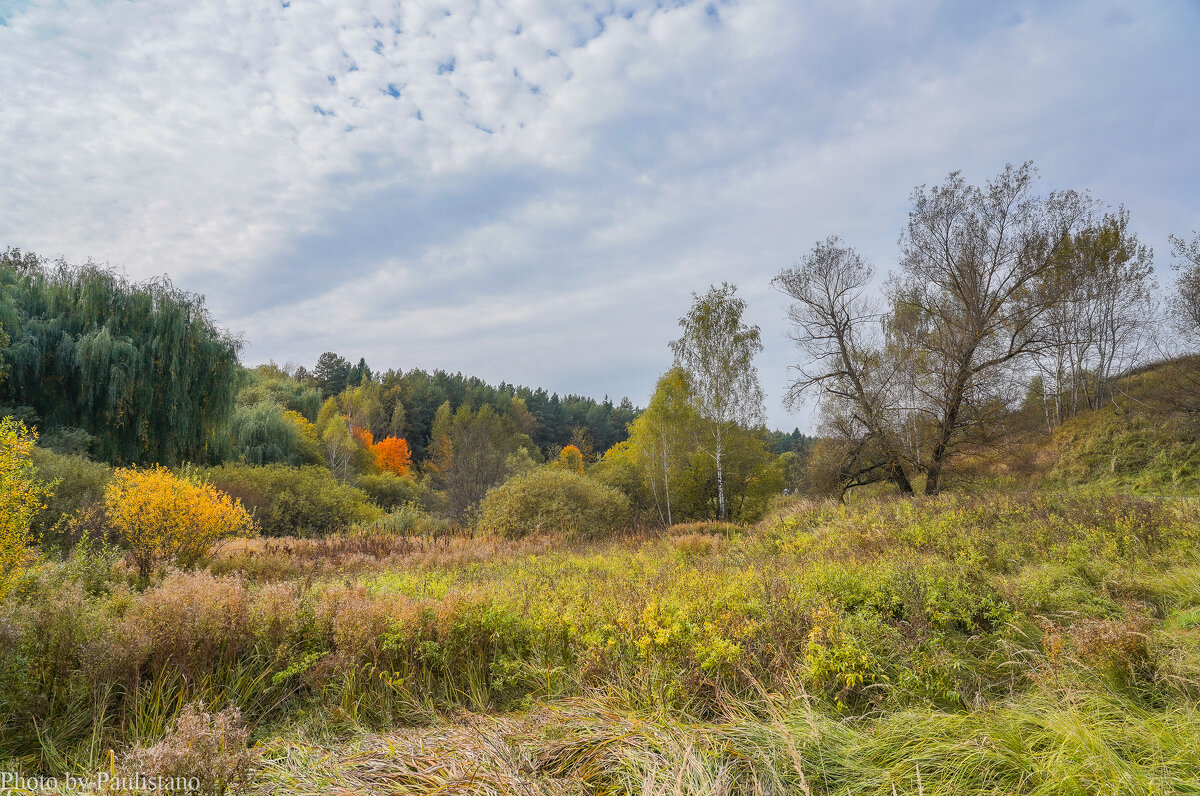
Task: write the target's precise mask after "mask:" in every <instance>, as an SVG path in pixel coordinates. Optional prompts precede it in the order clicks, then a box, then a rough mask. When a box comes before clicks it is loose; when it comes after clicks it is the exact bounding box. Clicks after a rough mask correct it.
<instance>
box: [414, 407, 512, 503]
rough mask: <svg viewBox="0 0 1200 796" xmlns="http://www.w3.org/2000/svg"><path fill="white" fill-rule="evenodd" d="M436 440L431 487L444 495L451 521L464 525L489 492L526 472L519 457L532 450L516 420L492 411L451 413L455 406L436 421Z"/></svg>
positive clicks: (462, 409) (443, 409) (464, 409)
mask: <svg viewBox="0 0 1200 796" xmlns="http://www.w3.org/2000/svg"><path fill="white" fill-rule="evenodd" d="M433 437H434V448H433V450H434V453H433V456H432V457H431V458H430V461H429V463H428V470H429V472H430V475H431V481H432V484H433V487H434V488H435V489H437V490H439V491H441V492H442V493H443V495H444V499H445V506H446V512H447V514H448V516H449V517H451V518H452V519H454V520H457V521H460V522H461V521H463V520H465V519H466V518H467V517H468V516H469V515H470V513H471V512H472V511H473V510H474V509H475V508H476V507H477V506H478V505H479V501H481V500H482V499H483V496H484V495H486V494H487V492H488V490H489V489H491V488H492V487H494V486H496V485H498V484H500V483H501V482H503V481H504V479H505V478H507V477H508V476H509V475H511V474H512V472H513V468H514V467H521V459H520V458H518V457H516V454H517V453H518V452H519V451H521V450H522V449H525V450H528V449H530V448H532V443H531V442H530V440H529V438H528V437H527V436H525V435H524V434H522V433H521V432H520V430H519V429H518V428H517V427H516V424H515V423H514V422H513V420H512V418H510V417H506V416H504V415H500V414H497V413H496V412H495V411H493V410H492V408H491V407H490V406H484V407H482V408H481V409H480V410H479V411H478V412H472V411H471V410H470V409H469V408H467V407H466V406H460V407H459V408H458V411H456V412H453V413H451V411H450V404H449V403H445V404H442V406H440V407H439V408H438V412H437V416H436V417H435V419H434V424H433ZM521 469H524V468H523V467H521Z"/></svg>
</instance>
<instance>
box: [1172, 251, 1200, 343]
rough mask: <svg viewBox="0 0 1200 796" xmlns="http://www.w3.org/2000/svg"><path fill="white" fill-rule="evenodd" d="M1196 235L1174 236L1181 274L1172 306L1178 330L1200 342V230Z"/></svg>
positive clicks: (1193, 340)
mask: <svg viewBox="0 0 1200 796" xmlns="http://www.w3.org/2000/svg"><path fill="white" fill-rule="evenodd" d="M1192 234H1193V235H1194V236H1195V237H1193V238H1192V239H1191V240H1190V241H1186V240H1184V239H1183V238H1181V237H1178V236H1176V235H1172V236H1171V254H1172V256H1173V257H1174V258H1175V264H1174V265H1173V266H1172V267H1173V268H1174V269H1175V271H1176V272H1178V274H1179V276H1178V277H1177V278H1176V283H1175V295H1174V296H1172V297H1171V299H1170V302H1169V304H1168V307H1169V309H1170V311H1171V316H1172V320H1173V321H1174V323H1175V327H1176V329H1178V331H1179V332H1181V333H1182V334H1183V335H1184V336H1186V337H1187V338H1189V339H1190V342H1192V343H1193V344H1195V343H1196V342H1197V341H1200V233H1192Z"/></svg>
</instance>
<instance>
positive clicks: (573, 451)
mask: <svg viewBox="0 0 1200 796" xmlns="http://www.w3.org/2000/svg"><path fill="white" fill-rule="evenodd" d="M554 466H555V467H558V468H560V469H562V470H570V471H571V472H573V473H576V474H577V475H583V454H582V453H581V452H580V451H579V448H577V447H576V446H574V445H568V446H567V447H565V448H563V449H562V451H560V452H559V454H558V459H557V460H555V462H554Z"/></svg>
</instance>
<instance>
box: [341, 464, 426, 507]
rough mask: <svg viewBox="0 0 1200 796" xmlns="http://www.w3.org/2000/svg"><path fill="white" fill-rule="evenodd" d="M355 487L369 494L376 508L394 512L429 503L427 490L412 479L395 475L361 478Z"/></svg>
mask: <svg viewBox="0 0 1200 796" xmlns="http://www.w3.org/2000/svg"><path fill="white" fill-rule="evenodd" d="M355 486H357V487H358V488H359V489H361V490H362V491H363V492H366V493H367V496H368V497H370V498H371V502H373V503H374V504H375V505H376V506H379V508H381V509H383V510H384V511H392V510H393V509H397V508H400V507H401V506H405V505H408V504H413V505H417V506H421V505H424V504H425V503H426V502H427V496H426V493H425V488H424V487H423V486H421V485H420V484H418V483H417V482H416V481H414V480H413V479H411V478H403V477H401V476H398V475H396V474H395V473H370V474H368V475H363V476H359V478H358V480H357V481H356V482H355Z"/></svg>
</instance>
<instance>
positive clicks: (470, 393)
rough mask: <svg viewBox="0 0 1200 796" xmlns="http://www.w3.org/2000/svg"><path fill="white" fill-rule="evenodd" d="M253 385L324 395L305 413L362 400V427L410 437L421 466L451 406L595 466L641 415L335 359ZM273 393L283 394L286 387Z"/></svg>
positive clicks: (264, 372) (261, 371) (268, 373)
mask: <svg viewBox="0 0 1200 796" xmlns="http://www.w3.org/2000/svg"><path fill="white" fill-rule="evenodd" d="M253 378H255V379H256V380H258V381H267V382H271V381H275V382H278V381H283V380H290V381H292V382H294V383H295V384H297V385H300V386H301V387H304V388H306V389H308V390H312V391H314V392H315V393H317V394H318V395H317V396H312V395H309V396H306V397H305V399H304V406H303V409H305V410H312V407H313V406H314V405H316V404H318V403H320V402H322V401H325V400H328V399H329V398H338V399H339V400H340V399H341V398H342V397H343V396H354V397H352V398H350V401H351V402H352V403H353V404H354V405H355V410H356V411H357V413H358V414H359V415H360V422H362V423H365V424H366V425H367V427H369V428H370V430H371V431H372V433H374V434H375V435H376V436H381V435H383V434H385V433H390V434H397V433H399V434H403V436H404V437H405V439H407V441H408V443H409V445H410V446H411V448H412V451H413V457H414V460H415V461H418V462H420V461H424V460H425V458H426V456H427V451H428V449H429V445H430V442H431V441H432V439H433V423H434V419H435V416H436V414H437V411H438V409H439V408H440V407H441V406H442V404H446V403H448V404H449V405H450V411H451V412H455V411H457V410H458V409H459V407H462V406H467V407H469V408H470V410H471V411H472V412H477V411H479V409H481V408H482V407H484V406H490V407H491V408H492V410H493V411H494V412H496V413H497V414H500V415H504V416H508V417H510V418H511V419H512V420H513V422H514V423H515V424H516V426H517V427H518V428H520V429H521V431H522V433H525V434H527V435H528V436H529V438H530V440H531V441H532V442H533V444H534V445H535V446H536V447H537V448H538V450H540V451H541V452H542V454H543V455H544V456H554V455H556V454H557V452H558V451H559V450H561V449H562V448H564V447H566V446H567V445H575V446H577V447H579V448H580V450H582V451H583V453H584V456H585V457H586V458H588V459H591V458H594V457H595V456H597V455H600V454H603V453H604V451H606V450H608V449H609V448H610V447H612V446H613V445H614V444H616V443H618V442H620V441H621V440H623V439H625V435H626V426H628V424H629V423H630V421H632V420H633V418H634V416H635V415H636V414H637V410H636V409H635V408H634V406H633V403H632V402H631V401H630V400H629V398H623V399H622V400H621V401H620V403H619V404H615V405H614V404H613V402H612V401H611V400H609V399H608V398H607V397H605V398H604V400H603V401H596V400H594V399H592V398H588V397H585V396H580V395H566V396H562V397H560V396H559V395H558V393H548V392H547V391H546V390H544V389H541V388H538V389H532V388H529V387H522V386H517V385H512V384H508V383H505V382H501V383H500V384H499V385H496V386H492V385H490V384H488V383H487V382H485V381H483V380H482V379H479V378H476V377H471V376H464V375H462V374H461V373H448V372H446V371H443V370H435V371H433V372H432V373H429V372H427V371H424V370H419V369H414V370H411V371H408V372H404V371H400V370H387V371H383V372H379V371H375V370H372V368H371V367H370V366H369V365H368V364H367V362H366V360H365V359H362V358H360V359H359V361H358V363H357V364H355V365H352V364H351V363H350V361H349V360H348V359H346V358H345V357H342V356H340V355H338V354H336V353H333V352H326V353H324V354H322V355H321V356H320V357H319V358H318V359H317V362H316V365H315V366H314V367H313V368H312V369H311V370H309V369H307V368H305V367H304V366H300V367H297V368H294V369H293V368H290V367H285V368H279V367H276V366H274V365H267V366H264V367H260V368H258V369H257V370H255V371H254V372H253ZM268 389H272V390H275V391H276V392H278V391H279V390H280V389H281V388H280V387H279V386H274V387H270V388H268ZM282 389H284V390H286V389H288V388H286V387H284V388H282ZM355 391H357V392H355ZM292 408H296V409H301V407H300V406H293V407H292ZM313 419H314V420H315V417H314V418H313Z"/></svg>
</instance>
